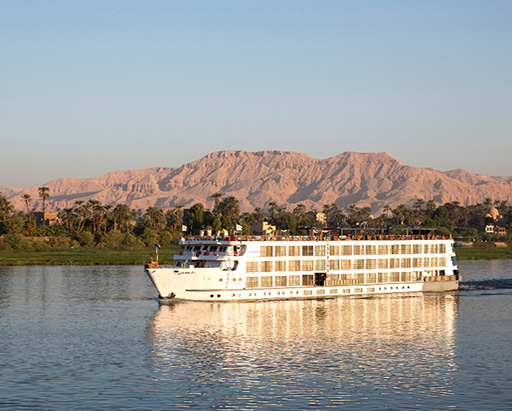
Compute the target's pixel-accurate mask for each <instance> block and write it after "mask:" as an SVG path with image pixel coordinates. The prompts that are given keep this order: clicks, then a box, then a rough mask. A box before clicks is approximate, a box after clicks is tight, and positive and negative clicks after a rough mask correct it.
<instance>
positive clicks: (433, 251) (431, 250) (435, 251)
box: [430, 244, 439, 254]
mask: <svg viewBox="0 0 512 411" xmlns="http://www.w3.org/2000/svg"><path fill="white" fill-rule="evenodd" d="M438 245H439V244H432V246H431V248H430V253H431V254H437V249H438V247H437V246H438Z"/></svg>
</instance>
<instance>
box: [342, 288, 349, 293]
mask: <svg viewBox="0 0 512 411" xmlns="http://www.w3.org/2000/svg"><path fill="white" fill-rule="evenodd" d="M341 292H342V293H343V294H350V288H344V289H343V290H341Z"/></svg>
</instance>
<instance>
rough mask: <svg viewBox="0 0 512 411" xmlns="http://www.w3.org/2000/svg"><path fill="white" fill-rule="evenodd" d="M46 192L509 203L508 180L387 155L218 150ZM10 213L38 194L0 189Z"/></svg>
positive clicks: (167, 199) (374, 203)
mask: <svg viewBox="0 0 512 411" xmlns="http://www.w3.org/2000/svg"><path fill="white" fill-rule="evenodd" d="M45 185H46V186H48V187H49V188H50V198H49V199H48V201H47V204H48V206H47V209H48V210H55V209H57V208H64V207H71V206H73V205H74V203H75V201H76V200H85V201H87V200H89V199H96V200H99V201H100V202H102V203H110V204H117V203H125V204H127V205H129V206H130V207H131V208H140V209H146V208H148V207H151V206H158V207H162V208H170V207H173V206H176V205H183V206H185V207H187V206H190V205H192V204H194V203H196V202H202V203H204V204H205V205H206V206H207V207H210V206H211V202H210V201H209V200H208V197H209V196H210V195H211V194H213V193H215V192H220V193H222V194H223V195H233V196H235V197H236V198H238V199H239V200H240V205H241V208H242V210H243V211H252V210H253V209H254V208H255V207H264V206H266V205H267V204H268V203H269V202H270V201H275V202H277V203H278V204H279V205H287V206H289V209H293V208H294V207H295V206H296V205H297V204H300V203H302V204H305V205H306V206H307V207H308V208H310V207H313V208H316V209H318V210H320V209H321V208H322V207H323V205H324V204H330V203H336V204H337V205H338V206H339V207H340V208H341V207H345V206H347V205H349V204H355V205H357V206H359V207H364V206H369V207H371V208H372V211H373V212H374V213H379V212H380V211H381V210H382V207H384V205H386V204H390V205H391V206H392V207H395V206H397V205H398V204H402V203H404V204H407V205H410V204H412V202H414V200H416V199H418V198H422V199H424V200H431V199H434V200H435V201H436V202H437V203H439V204H443V203H445V202H449V201H458V202H459V203H460V204H461V205H468V204H474V203H479V202H483V201H484V199H485V198H487V197H489V198H491V199H493V200H495V199H499V200H508V201H510V202H512V177H491V176H486V175H477V174H471V173H468V172H466V171H463V170H452V171H448V172H441V171H436V170H432V169H425V168H414V167H411V166H407V165H405V164H403V163H402V162H401V161H399V160H397V159H395V158H393V157H392V156H390V155H389V154H387V153H352V152H346V153H343V154H340V155H338V156H335V157H331V158H328V159H325V160H318V159H315V158H311V157H309V156H307V155H304V154H300V153H293V152H283V151H260V152H247V151H219V152H214V153H211V154H209V155H207V156H206V157H203V158H202V159H200V160H197V161H194V162H192V163H188V164H184V165H183V166H181V167H179V168H149V169H144V170H131V171H114V172H111V173H108V174H106V175H104V176H102V177H97V178H89V179H84V180H80V179H66V178H61V179H57V180H53V181H50V182H49V183H47V184H45ZM0 191H1V192H3V193H4V195H6V196H7V197H8V198H9V199H10V200H11V201H12V203H13V204H14V205H15V206H16V208H17V209H20V210H21V209H24V207H25V205H24V202H23V200H22V199H21V195H22V194H23V193H28V194H30V195H31V196H32V198H33V199H34V200H35V201H34V203H32V205H34V206H38V201H39V199H38V194H37V187H31V188H11V187H0Z"/></svg>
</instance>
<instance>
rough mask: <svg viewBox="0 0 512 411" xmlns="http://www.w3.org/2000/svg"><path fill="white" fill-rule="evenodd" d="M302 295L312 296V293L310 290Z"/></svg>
mask: <svg viewBox="0 0 512 411" xmlns="http://www.w3.org/2000/svg"><path fill="white" fill-rule="evenodd" d="M303 294H304V295H312V294H313V291H311V290H304V293H303Z"/></svg>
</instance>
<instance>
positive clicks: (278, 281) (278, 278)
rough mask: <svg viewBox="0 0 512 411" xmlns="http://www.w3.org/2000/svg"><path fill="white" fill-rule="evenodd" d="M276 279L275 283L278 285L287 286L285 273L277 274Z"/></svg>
mask: <svg viewBox="0 0 512 411" xmlns="http://www.w3.org/2000/svg"><path fill="white" fill-rule="evenodd" d="M274 281H275V282H274V285H275V286H276V287H286V276H285V275H278V276H276V278H275V280H274Z"/></svg>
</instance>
